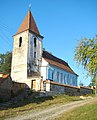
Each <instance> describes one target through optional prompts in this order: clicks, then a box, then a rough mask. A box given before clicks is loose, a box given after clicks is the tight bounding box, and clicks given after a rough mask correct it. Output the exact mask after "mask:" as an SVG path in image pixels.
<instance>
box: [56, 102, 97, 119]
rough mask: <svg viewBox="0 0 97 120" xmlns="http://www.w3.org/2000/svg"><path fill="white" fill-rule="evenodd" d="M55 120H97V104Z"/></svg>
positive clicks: (86, 106)
mask: <svg viewBox="0 0 97 120" xmlns="http://www.w3.org/2000/svg"><path fill="white" fill-rule="evenodd" d="M55 120H97V102H94V103H92V104H88V105H85V106H81V107H79V108H76V109H74V110H72V111H70V112H67V113H64V114H63V115H61V116H60V117H59V118H56V119H55Z"/></svg>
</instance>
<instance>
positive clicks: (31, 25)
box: [17, 9, 40, 35]
mask: <svg viewBox="0 0 97 120" xmlns="http://www.w3.org/2000/svg"><path fill="white" fill-rule="evenodd" d="M25 30H30V31H32V32H34V33H36V34H38V35H40V33H39V30H38V28H37V25H36V23H35V20H34V18H33V16H32V13H31V11H30V9H29V10H28V13H27V15H26V17H25V18H24V20H23V22H22V24H21V26H20V28H19V29H18V32H17V34H18V33H21V32H23V31H25Z"/></svg>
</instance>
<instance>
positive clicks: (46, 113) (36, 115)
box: [6, 97, 97, 120]
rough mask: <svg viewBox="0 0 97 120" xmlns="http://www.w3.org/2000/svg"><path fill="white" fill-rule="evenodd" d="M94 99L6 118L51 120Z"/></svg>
mask: <svg viewBox="0 0 97 120" xmlns="http://www.w3.org/2000/svg"><path fill="white" fill-rule="evenodd" d="M95 101H97V97H93V98H88V99H85V100H80V101H74V102H70V103H67V104H65V105H56V106H54V107H51V108H46V109H45V110H41V111H35V110H34V111H30V112H27V113H26V114H22V115H18V116H16V117H13V118H8V119H6V120H53V119H55V118H56V117H58V116H59V115H61V114H63V113H64V112H68V111H70V110H72V109H74V108H76V107H80V106H83V105H85V104H88V103H92V102H95Z"/></svg>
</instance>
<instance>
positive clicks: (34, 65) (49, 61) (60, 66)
mask: <svg viewBox="0 0 97 120" xmlns="http://www.w3.org/2000/svg"><path fill="white" fill-rule="evenodd" d="M43 38H44V37H43V36H42V35H41V34H40V32H39V30H38V27H37V25H36V22H35V20H34V18H33V15H32V13H31V11H30V10H28V13H27V14H26V16H25V18H24V20H23V22H22V24H21V25H20V27H19V29H18V31H17V33H16V34H15V35H14V44H13V52H12V67H11V77H12V80H13V81H15V82H19V83H25V84H26V85H27V87H29V88H30V89H32V90H35V91H40V90H44V81H46V80H49V81H53V82H55V83H58V84H67V85H70V86H77V85H78V80H77V78H78V75H77V74H76V73H75V72H74V71H73V70H72V69H71V67H70V66H69V65H68V63H66V62H65V61H64V60H62V59H60V58H58V57H56V56H54V55H53V54H51V53H49V52H48V51H46V50H44V49H43V46H42V42H43ZM46 87H47V86H46ZM46 90H47V91H50V89H48V88H47V89H46Z"/></svg>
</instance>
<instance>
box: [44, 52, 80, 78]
mask: <svg viewBox="0 0 97 120" xmlns="http://www.w3.org/2000/svg"><path fill="white" fill-rule="evenodd" d="M42 56H43V58H44V59H45V60H46V61H47V62H48V63H49V64H51V65H53V66H56V67H59V68H61V69H63V70H66V71H67V72H70V73H72V74H75V75H77V74H76V73H75V72H74V71H73V70H72V69H71V68H70V66H69V65H68V63H66V62H65V61H63V60H61V59H59V58H57V57H55V56H54V55H52V54H50V53H49V52H47V51H43V55H42ZM77 76H78V75H77Z"/></svg>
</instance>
